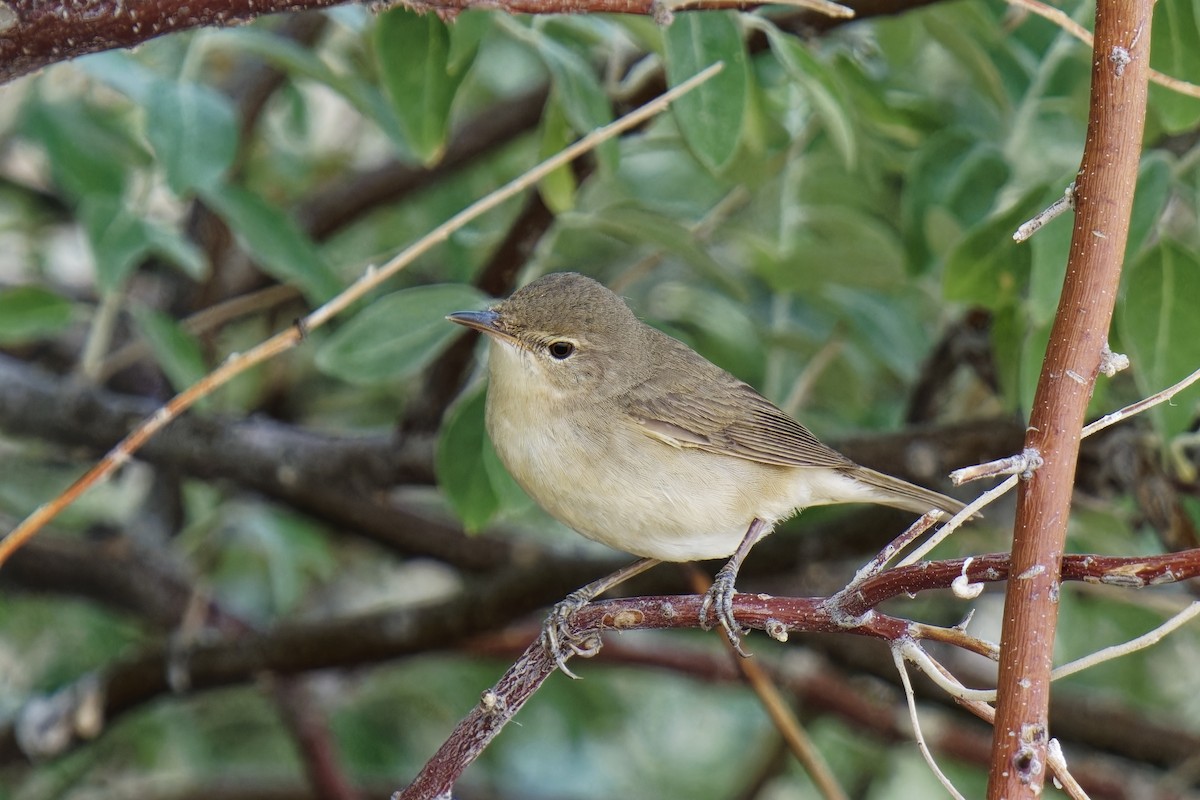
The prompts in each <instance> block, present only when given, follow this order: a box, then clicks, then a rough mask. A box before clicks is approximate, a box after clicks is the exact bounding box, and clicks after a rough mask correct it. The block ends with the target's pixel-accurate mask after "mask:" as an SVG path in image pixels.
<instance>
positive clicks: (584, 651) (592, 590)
mask: <svg viewBox="0 0 1200 800" xmlns="http://www.w3.org/2000/svg"><path fill="white" fill-rule="evenodd" d="M661 563H662V562H661V561H659V560H658V559H657V558H643V559H642V560H641V561H635V562H634V563H632V564H630V565H629V566H627V567H622V568H621V569H619V570H617V571H616V572H614V573H613V574H611V575H606V576H604V577H603V578H600V579H599V580H595V581H592V582H591V583H589V584H588V585H587V586H584V587H583V588H582V589H576V590H575V591H573V592H571V593H570V594H569V595H567V596H566V599H564V600H563V601H562V602H560V603H558V604H556V605H555V606H554V608H553V609H552V610H551V611H550V616H548V617H546V621H545V622H544V623H543V624H542V635H541V640H542V647H543V648H545V650H546V652H547V653H549V654H550V656H551V657H552V658H553V659H554V663H555V664H557V665H558V668H559V669H561V670H562V671H563V674H564V675H566V676H568V677H570V678H575V679H578V678H579V676H578V675H576V674H575V673H574V672H571V670H569V669H567V659H568V658H570V657H571V656H573V655H575V656H583V657H584V658H590V657H591V656H594V655H595V654H596V653H597V652H599V650H600V638H599V636H597V635H596V634H594V633H593V634H590V635H587V636H579V635H577V634H575V633H572V632H571V628H570V621H571V616H572V615H573V614H574V613H575V612H576V611H579V609H581V608H583V607H584V606H586V605H587V604H588V603H590V602H592V601H593V600H595V599H596V597H598V596H599V595H601V594H603V593H605V592H607V591H608V590H609V589H612V588H613V587H614V586H617V585H618V584H621V583H624V582H625V581H627V580H629V579H630V578H632V577H634V576H635V575H641V574H642V573H643V572H645V571H646V570H648V569H650V568H651V567H653V566H655V565H657V564H661Z"/></svg>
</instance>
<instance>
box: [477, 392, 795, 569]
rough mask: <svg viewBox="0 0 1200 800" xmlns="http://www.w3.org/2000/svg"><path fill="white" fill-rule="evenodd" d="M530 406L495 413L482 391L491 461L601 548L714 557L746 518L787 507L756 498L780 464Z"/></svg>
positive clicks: (778, 476)
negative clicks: (674, 443) (679, 444)
mask: <svg viewBox="0 0 1200 800" xmlns="http://www.w3.org/2000/svg"><path fill="white" fill-rule="evenodd" d="M493 388H494V387H493ZM534 406H535V404H530V403H526V404H524V405H521V406H519V407H516V408H514V407H513V406H511V405H510V404H507V403H506V404H505V405H504V407H505V409H506V411H505V413H499V412H498V411H497V404H496V402H494V400H493V398H492V397H491V396H489V403H488V430H489V432H490V433H491V436H492V439H493V442H494V443H495V446H496V451H497V453H498V455H499V456H500V460H501V461H502V462H503V463H504V465H505V467H506V468H507V469H508V470H509V472H510V473H511V474H512V476H513V477H514V478H515V479H516V480H517V482H518V483H519V484H521V486H522V487H523V488H524V489H525V491H526V492H528V493H529V495H530V496H531V497H532V498H533V499H534V500H535V501H537V503H538V504H539V505H541V506H542V507H543V508H544V509H546V511H547V512H549V513H550V514H551V515H552V516H553V517H555V518H556V519H558V520H560V521H561V522H563V523H564V524H566V525H568V526H570V527H571V528H573V529H575V530H576V531H578V532H579V533H581V534H583V535H584V536H587V537H588V538H590V539H594V540H596V541H598V542H602V543H604V544H606V545H609V546H610V547H614V548H616V549H618V550H622V551H624V552H627V553H632V554H634V555H638V556H643V557H651V558H660V559H663V560H668V561H691V560H696V559H705V558H722V557H726V556H728V555H730V554H732V553H733V551H734V550H735V549H736V548H737V545H738V543H739V542H740V541H741V539H742V537H743V535H744V534H745V532H746V530H747V528H748V527H749V525H750V522H751V521H752V520H753V519H754V518H755V517H756V516H761V517H763V518H765V519H768V520H769V521H774V520H775V519H779V518H781V517H784V516H787V515H788V514H789V513H790V512H791V511H792V509H793V508H794V504H791V503H788V502H776V503H771V502H764V498H768V497H770V496H771V495H776V496H777V495H778V494H779V493H780V489H781V488H782V487H781V486H779V485H778V484H779V482H781V481H783V482H787V481H788V478H787V472H788V471H787V470H783V469H780V468H775V467H767V466H764V465H760V464H753V463H751V462H747V461H744V460H741V459H736V458H731V457H727V456H719V455H714V454H712V453H703V452H700V451H695V450H690V451H688V450H680V449H678V448H674V447H671V446H670V445H667V444H664V443H662V442H659V441H657V440H654V439H651V438H649V437H647V436H645V434H643V433H642V432H640V431H639V430H637V429H636V428H635V427H634V426H633V425H632V424H629V423H618V424H611V425H604V426H597V425H590V426H583V425H581V424H579V422H578V421H577V416H576V415H575V414H571V413H565V412H552V411H549V410H548V409H545V408H541V409H539V408H536V407H534ZM614 413H615V412H614ZM585 427H586V428H590V430H585Z"/></svg>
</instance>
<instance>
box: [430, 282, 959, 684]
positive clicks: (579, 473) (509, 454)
mask: <svg viewBox="0 0 1200 800" xmlns="http://www.w3.org/2000/svg"><path fill="white" fill-rule="evenodd" d="M447 319H449V320H450V321H452V322H454V323H457V324H459V325H463V326H465V327H467V328H472V329H475V330H477V331H481V332H482V333H484V334H486V336H487V337H488V339H489V340H490V347H489V356H488V388H487V400H486V412H485V416H486V427H487V430H488V434H489V436H490V437H491V440H492V443H493V445H494V447H495V450H496V454H497V455H498V456H499V458H500V461H501V462H502V463H503V464H504V466H505V468H506V469H507V470H508V472H509V473H510V474H511V475H512V477H513V478H514V479H515V480H516V482H517V483H518V484H519V485H520V486H521V487H522V488H523V489H524V490H525V491H526V493H528V494H529V496H530V497H531V498H533V500H534V501H535V502H537V503H538V504H539V505H540V506H541V507H542V508H543V509H545V510H546V511H547V512H548V513H549V514H550V515H551V516H552V517H554V518H555V519H557V520H559V521H560V522H562V523H564V524H565V525H567V526H568V527H570V528H572V529H574V530H575V531H577V532H578V533H580V534H582V535H583V536H585V537H587V538H589V539H592V540H594V541H597V542H601V543H603V544H606V545H608V546H609V547H612V548H614V549H616V550H620V551H623V552H625V553H629V554H631V555H635V556H640V557H641V558H643V559H646V560H647V562H648V564H647V566H648V565H652V564H654V563H658V562H661V561H674V562H685V561H698V560H707V559H727V562H726V564H725V565H724V566H723V567H722V568H721V569H720V570H719V571H718V573H717V575H716V578H715V580H714V583H713V587H712V589H710V590H709V593H708V594H707V595H706V597H705V600H704V603H703V606H702V609H701V612H700V616H701V626H702V627H704V628H706V629H707V628H709V627H710V626H709V624H708V612H709V609H710V608H712V609H713V610H714V612H715V614H716V619H717V620H718V621H719V623H720V625H721V627H722V628H723V629H724V631H725V633H726V635H727V637H728V638H729V640H730V642H731V643H733V645H734V646H735V649H737V650H738V652H741V653H743V654H744V651H743V650H742V649H741V646H740V637H739V634H740V633H744V631H742V629H741V628H740V626H739V625H738V624H737V622H736V620H735V619H734V616H733V597H734V595H735V593H736V589H735V583H736V579H737V574H738V570H739V569H740V567H741V564H742V562H743V561H744V560H745V558H746V556H747V555H748V554H749V552H750V550H751V548H753V547H754V545H755V544H756V543H757V542H758V541H760V540H761V539H762V538H763V537H765V536H767V535H768V534H769V533H771V531H772V530H773V529H774V527H775V525H776V524H777V523H778V522H779V521H781V520H783V519H786V518H787V517H790V516H791V515H793V514H794V513H796V512H797V511H798V510H800V509H803V508H807V507H810V506H820V505H828V504H838V503H875V504H881V505H886V506H893V507H896V508H900V509H903V510H906V511H911V512H915V513H918V514H923V513H926V512H928V511H930V510H932V509H939V510H941V511H944V512H948V513H951V514H953V513H956V512H957V511H959V510H961V509H962V508H963V504H962V503H960V502H958V501H957V500H954V499H952V498H950V497H946V496H945V495H942V494H939V493H937V492H934V491H931V490H928V489H924V488H921V487H919V486H916V485H914V484H911V483H909V482H907V481H904V480H901V479H899V478H895V477H892V476H890V475H886V474H884V473H881V472H877V471H875V470H872V469H868V468H867V467H863V466H860V465H858V464H856V463H854V462H853V461H851V460H850V459H849V458H847V457H846V456H844V455H842V454H841V453H839V452H837V451H836V450H834V449H833V448H831V447H829V446H827V445H825V444H823V443H821V442H820V441H819V440H818V439H817V437H816V436H814V435H813V434H812V433H811V432H810V431H809V430H808V429H807V428H806V427H804V426H803V425H802V424H800V423H799V422H797V421H796V420H795V419H793V418H792V417H791V416H789V415H788V414H787V413H785V412H784V411H782V410H781V409H779V408H778V407H777V406H776V405H774V404H773V403H771V401H769V400H768V399H767V398H765V397H764V396H763V395H762V394H760V393H759V392H758V391H757V390H756V389H754V388H753V387H752V386H750V385H749V384H747V383H745V382H744V381H742V380H739V379H738V378H736V377H735V376H733V375H731V374H730V373H729V372H726V371H725V370H724V369H722V368H720V367H718V366H717V365H715V364H713V363H712V362H710V361H708V360H707V359H706V358H704V357H703V356H701V355H700V354H699V353H697V352H696V351H695V350H693V349H692V348H691V347H689V346H688V345H687V344H685V343H684V342H682V341H680V340H678V339H675V338H673V337H671V336H669V335H667V334H666V333H663V332H662V331H660V330H658V329H656V328H654V327H652V326H650V325H648V324H646V323H645V322H643V321H642V320H641V319H639V318H638V317H637V316H636V315H635V313H634V312H633V310H632V309H631V308H630V307H629V305H628V304H627V303H626V302H625V300H624V299H622V298H621V297H620V296H619V295H617V294H616V293H614V292H613V291H611V290H610V289H608V288H607V287H605V286H604V285H603V284H601V283H599V282H597V281H595V280H593V279H592V278H589V277H587V276H585V275H581V274H579V273H575V272H554V273H549V274H547V275H544V276H543V277H541V278H538V279H537V280H535V281H533V282H531V283H529V284H528V285H526V286H525V287H523V288H521V289H519V290H517V291H516V292H515V293H513V294H512V295H511V296H510V297H509V298H508V299H506V300H503V301H501V302H499V303H497V304H495V305H493V306H492V307H491V308H489V309H487V310H485V311H459V312H455V313H452V314H450V315H449V316H448V317H447ZM638 571H640V569H639V570H638ZM610 585H611V584H604V585H601V584H600V582H597V584H596V585H592V586H591V587H585V588H584V589H583V590H580V592H578V593H576V594H575V595H573V604H568V606H567V608H568V609H570V608H578V607H580V605H582V604H586V602H588V601H590V600H591V599H592V598H593V597H594V595H595V594H596V593H597V591H598V590H600V589H602V588H608V586H610ZM589 595H590V596H589ZM568 613H569V612H568ZM548 625H549V623H548ZM559 629H560V630H562V628H561V626H559ZM554 639H555V637H554V632H553V630H551V631H550V640H551V641H552V642H553V641H554ZM577 652H579V651H578V650H577ZM559 664H560V665H561V664H562V661H561V660H559ZM568 674H569V673H568Z"/></svg>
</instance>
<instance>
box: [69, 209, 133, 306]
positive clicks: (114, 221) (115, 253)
mask: <svg viewBox="0 0 1200 800" xmlns="http://www.w3.org/2000/svg"><path fill="white" fill-rule="evenodd" d="M79 210H80V217H81V218H82V220H83V228H84V231H86V232H87V236H88V243H89V244H90V245H91V247H92V256H93V257H94V258H95V260H96V279H97V281H98V283H99V284H100V288H102V289H104V290H106V291H113V290H115V289H117V287H119V286H120V285H121V283H122V282H123V281H124V280H125V278H127V277H128V276H129V274H130V273H131V272H133V270H134V269H135V268H136V267H137V265H138V264H139V263H141V261H142V259H144V258H145V257H146V254H147V253H149V252H150V237H149V235H148V234H147V228H146V225H145V224H144V223H143V221H142V219H141V218H140V217H137V216H135V215H134V214H133V213H131V212H130V211H129V210H128V209H127V208H126V206H125V204H124V203H123V202H121V200H119V199H118V198H115V197H109V196H105V195H95V196H92V197H89V198H86V199H85V200H84V202H83V203H81V204H80V208H79Z"/></svg>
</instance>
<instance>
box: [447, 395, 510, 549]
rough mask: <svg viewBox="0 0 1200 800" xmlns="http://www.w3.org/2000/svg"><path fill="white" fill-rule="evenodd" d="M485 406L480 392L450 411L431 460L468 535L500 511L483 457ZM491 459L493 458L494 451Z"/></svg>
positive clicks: (485, 446) (488, 445)
mask: <svg viewBox="0 0 1200 800" xmlns="http://www.w3.org/2000/svg"><path fill="white" fill-rule="evenodd" d="M485 402H486V401H485V395H484V392H482V391H479V392H476V393H475V394H473V395H471V396H470V397H467V398H465V399H463V400H461V401H460V402H459V403H458V404H457V405H455V406H454V408H452V409H451V410H450V413H449V415H448V417H447V419H446V423H445V424H444V425H443V426H442V433H441V436H440V437H439V439H438V446H437V454H436V455H435V458H434V469H435V470H436V471H437V478H438V485H439V486H441V487H442V491H443V492H444V493H445V495H446V499H447V500H449V501H450V505H451V507H452V508H453V509H454V513H456V514H457V515H458V518H459V519H460V520H462V523H463V527H464V528H466V529H467V531H468V532H470V533H475V532H477V531H479V530H481V529H482V528H483V527H484V526H485V525H486V524H487V523H488V521H489V520H491V518H492V517H493V516H494V515H495V514H496V512H497V511H498V510H499V509H500V497H499V494H498V493H497V491H496V489H495V487H494V486H493V485H492V472H491V470H489V468H488V462H487V460H486V459H487V458H488V456H487V455H485V454H486V453H488V451H492V443H491V440H490V439H488V436H487V432H486V430H485V426H484V410H485V408H486V405H485ZM490 457H491V459H495V458H496V456H495V453H494V451H493V452H492V453H491V455H490Z"/></svg>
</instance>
